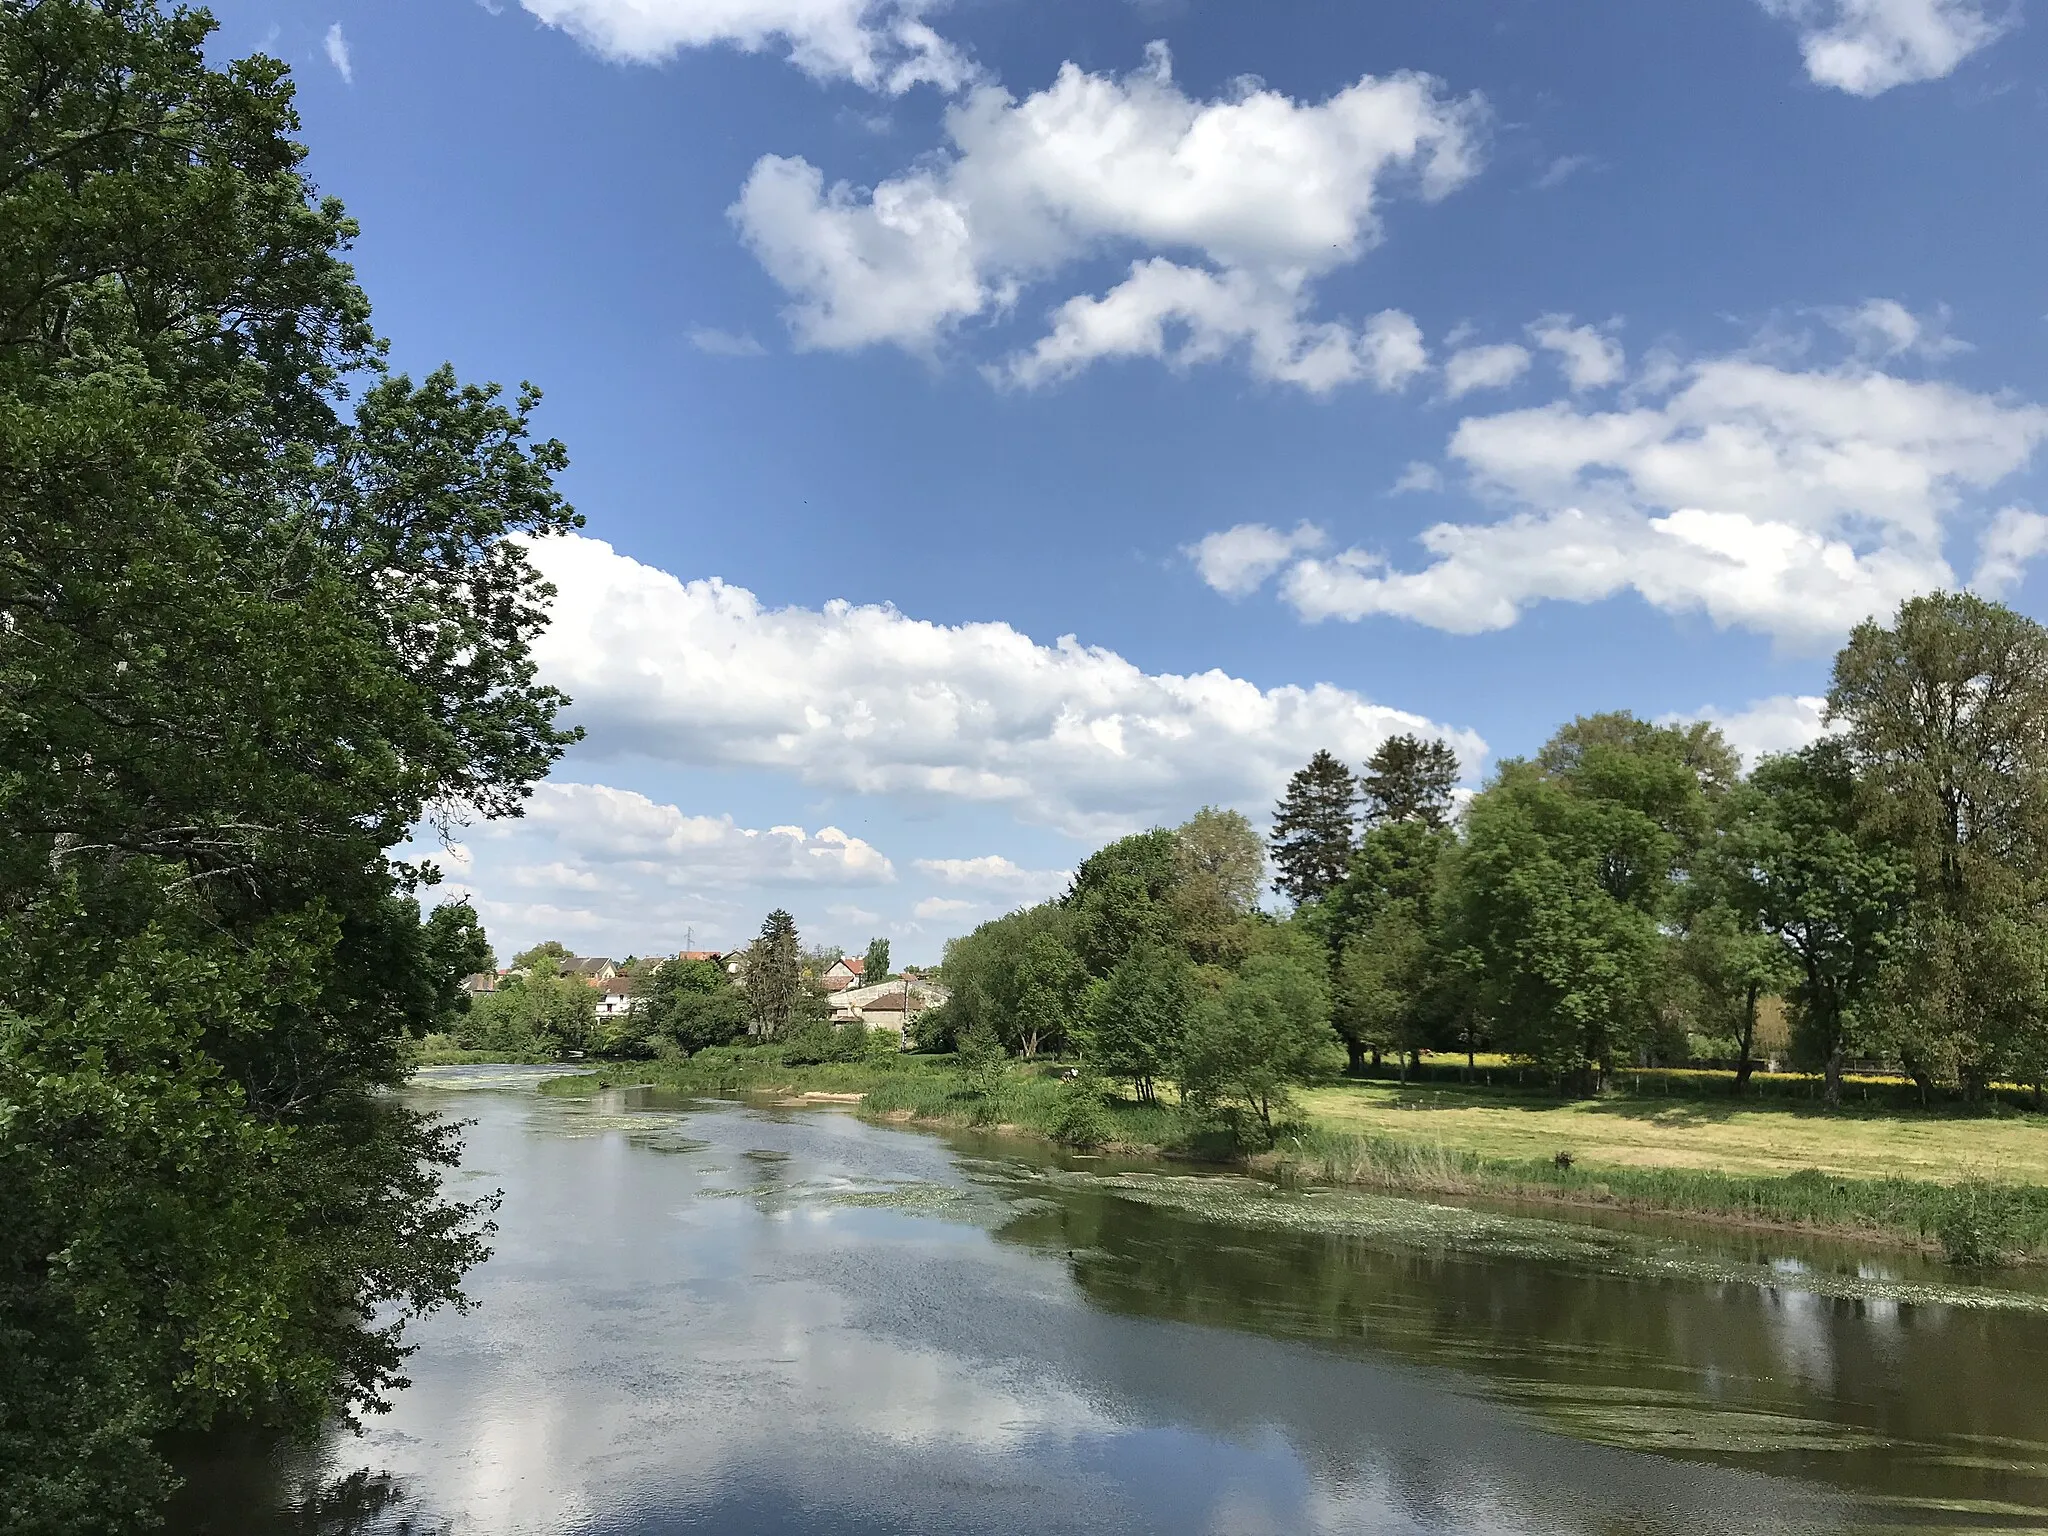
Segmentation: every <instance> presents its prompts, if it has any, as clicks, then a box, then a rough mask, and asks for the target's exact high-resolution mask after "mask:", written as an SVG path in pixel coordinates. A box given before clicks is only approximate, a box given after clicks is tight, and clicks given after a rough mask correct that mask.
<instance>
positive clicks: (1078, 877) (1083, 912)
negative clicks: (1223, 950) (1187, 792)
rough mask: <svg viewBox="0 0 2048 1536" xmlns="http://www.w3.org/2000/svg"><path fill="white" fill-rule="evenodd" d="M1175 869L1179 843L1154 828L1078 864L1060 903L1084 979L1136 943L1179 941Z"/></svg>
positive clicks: (1101, 972) (1103, 972) (1105, 970)
mask: <svg viewBox="0 0 2048 1536" xmlns="http://www.w3.org/2000/svg"><path fill="white" fill-rule="evenodd" d="M1180 869H1181V851H1180V839H1179V838H1178V837H1177V836H1175V834H1173V833H1172V832H1169V831H1166V830H1165V829H1164V828H1158V827H1155V828H1154V829H1153V830H1152V831H1150V832H1140V833H1137V834H1135V835H1133V836H1131V837H1125V838H1120V839H1118V840H1117V841H1116V842H1113V843H1111V844H1110V845H1109V846H1108V847H1106V848H1102V849H1098V850H1097V851H1096V852H1094V853H1092V854H1090V855H1089V856H1088V857H1087V858H1085V859H1083V860H1082V861H1081V865H1080V867H1079V868H1078V869H1076V870H1075V871H1074V883H1073V885H1072V886H1071V887H1070V888H1069V889H1068V891H1067V893H1066V895H1065V896H1063V897H1061V898H1060V905H1061V906H1062V907H1063V908H1064V909H1065V910H1066V912H1067V913H1068V914H1070V917H1071V920H1072V923H1073V930H1072V932H1073V937H1072V944H1073V948H1074V951H1075V953H1076V954H1078V955H1079V956H1080V957H1081V963H1082V964H1083V965H1085V966H1086V967H1087V968H1088V974H1089V975H1091V976H1107V975H1108V974H1109V973H1110V972H1111V971H1112V970H1114V969H1115V968H1116V966H1117V964H1118V962H1119V961H1121V960H1122V959H1123V957H1124V956H1125V955H1126V954H1128V953H1129V952H1130V951H1131V949H1132V948H1133V947H1135V946H1136V945H1139V944H1152V945H1178V944H1179V943H1180V942H1181V930H1180V914H1179V909H1178V904H1177V900H1176V895H1177V891H1178V887H1179V883H1180ZM947 964H948V966H949V967H950V966H951V964H952V959H951V953H950V951H949V952H948V959H947Z"/></svg>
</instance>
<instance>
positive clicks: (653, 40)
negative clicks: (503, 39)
mask: <svg viewBox="0 0 2048 1536" xmlns="http://www.w3.org/2000/svg"><path fill="white" fill-rule="evenodd" d="M520 3H521V4H522V5H524V6H525V7H526V9H527V11H528V12H529V13H531V14H532V15H534V16H537V17H538V18H540V20H541V21H543V22H545V23H546V24H547V25H549V26H551V27H559V28H561V29H562V30H563V31H564V32H567V33H568V34H569V35H570V36H571V37H573V38H575V39H576V40H577V41H578V42H580V43H582V44H583V46H584V47H586V48H588V49H590V50H591V51H592V52H593V53H596V54H598V55H600V56H601V57H603V58H607V59H613V60H617V61H619V62H621V63H634V64H655V63H659V62H661V61H662V60H664V59H668V58H672V57H674V56H675V55H676V54H678V53H680V52H682V51H683V50H684V49H688V48H710V47H717V46H721V45H723V46H727V47H733V48H738V49H741V50H742V51H744V52H747V53H762V52H766V51H767V50H769V49H781V50H786V51H787V53H788V55H789V58H790V60H791V62H792V63H794V64H795V65H796V66H797V67H798V68H800V69H802V70H804V71H805V72H806V73H808V74H811V75H815V76H817V77H818V78H820V79H828V80H832V79H843V80H850V81H852V82H853V83H854V84H856V85H860V86H864V87H866V88H867V89H869V90H876V91H887V92H889V93H890V94H892V95H894V94H900V93H902V92H904V91H907V90H909V89H910V88H911V87H912V86H915V85H921V84H929V85H935V86H937V87H939V88H940V89H941V90H945V91H954V90H958V89H959V88H960V87H961V86H963V85H965V84H966V83H967V82H968V81H970V80H972V79H973V78H975V74H976V71H975V69H974V66H973V65H972V64H971V63H969V61H968V60H967V59H966V57H965V56H964V55H962V54H961V53H960V51H959V50H958V49H956V48H954V47H953V45H952V44H950V43H948V42H947V41H946V40H945V39H944V38H942V37H940V36H939V35H938V33H936V32H935V31H933V30H932V28H931V26H930V24H929V23H928V22H927V21H926V20H925V19H924V18H925V15H926V13H927V12H929V11H931V10H934V9H936V8H937V7H936V6H935V5H932V4H921V3H918V0H520Z"/></svg>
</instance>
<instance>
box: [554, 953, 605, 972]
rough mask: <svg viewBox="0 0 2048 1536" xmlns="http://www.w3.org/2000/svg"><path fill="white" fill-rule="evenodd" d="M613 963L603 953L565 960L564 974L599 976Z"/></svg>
mask: <svg viewBox="0 0 2048 1536" xmlns="http://www.w3.org/2000/svg"><path fill="white" fill-rule="evenodd" d="M611 963H612V962H611V961H609V960H607V959H605V958H604V956H602V955H596V956H592V957H588V958H578V959H572V960H564V961H563V962H562V974H563V975H564V976H597V975H600V974H602V973H603V971H604V970H605V968H606V967H607V966H610V965H611Z"/></svg>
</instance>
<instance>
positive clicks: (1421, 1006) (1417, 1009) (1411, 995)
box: [1335, 903, 1431, 1082]
mask: <svg viewBox="0 0 2048 1536" xmlns="http://www.w3.org/2000/svg"><path fill="white" fill-rule="evenodd" d="M1430 959H1431V945H1430V935H1429V934H1427V933H1426V932H1424V931H1423V929H1422V927H1421V925H1420V924H1419V923H1418V922H1417V921H1416V918H1415V913H1414V909H1413V908H1411V907H1409V906H1408V905H1407V904H1405V903H1402V904H1398V905H1394V906H1390V907H1387V908H1385V909H1384V910H1382V911H1380V912H1377V913H1375V914H1374V915H1373V916H1372V917H1371V918H1370V919H1369V920H1368V921H1367V922H1366V924H1365V926H1364V927H1363V928H1362V929H1361V930H1360V931H1359V932H1357V933H1356V934H1354V935H1353V936H1352V937H1351V939H1350V940H1349V941H1348V942H1347V943H1346V944H1345V946H1344V949H1343V953H1342V955H1341V956H1340V958H1339V960H1338V964H1337V985H1336V1011H1335V1023H1336V1026H1337V1033H1338V1035H1339V1036H1340V1037H1341V1038H1342V1039H1343V1041H1344V1048H1345V1051H1346V1052H1347V1053H1348V1054H1349V1056H1350V1058H1351V1069H1352V1070H1353V1071H1354V1072H1356V1071H1358V1070H1359V1069H1360V1068H1361V1067H1362V1066H1363V1065H1364V1060H1365V1057H1366V1055H1367V1053H1368V1052H1369V1053H1370V1054H1371V1055H1372V1057H1373V1059H1374V1060H1375V1061H1377V1060H1378V1059H1379V1057H1380V1056H1381V1055H1382V1054H1383V1053H1385V1052H1388V1051H1391V1052H1393V1053H1394V1055H1395V1057H1396V1059H1397V1060H1399V1061H1400V1063H1401V1080H1402V1081H1403V1082H1406V1081H1407V1080H1408V1067H1409V1064H1410V1062H1411V1061H1413V1060H1415V1059H1416V1058H1417V1057H1418V1055H1419V1054H1420V1052H1421V1051H1422V1050H1423V1048H1424V1047H1425V1046H1427V1045H1428V1044H1429V1014H1428V1011H1427V1002H1428V997H1429V988H1430V975H1429V962H1430Z"/></svg>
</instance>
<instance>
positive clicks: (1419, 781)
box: [1359, 736, 1458, 827]
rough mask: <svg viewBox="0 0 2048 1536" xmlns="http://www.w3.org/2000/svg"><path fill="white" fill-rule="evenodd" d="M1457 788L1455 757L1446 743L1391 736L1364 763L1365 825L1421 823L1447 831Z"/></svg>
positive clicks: (1449, 745) (1360, 783)
mask: <svg viewBox="0 0 2048 1536" xmlns="http://www.w3.org/2000/svg"><path fill="white" fill-rule="evenodd" d="M1457 784H1458V754H1457V753H1456V752H1455V751H1453V750H1452V749H1451V744H1450V743H1449V742H1447V741H1424V740H1423V739H1422V738H1421V737H1419V736H1392V737H1389V738H1388V739H1387V740H1385V741H1383V742H1381V743H1380V746H1379V750H1378V751H1376V752H1374V753H1373V755H1372V756H1371V757H1370V758H1369V759H1367V761H1366V765H1365V773H1364V774H1363V775H1362V776H1361V777H1360V779H1359V792H1360V797H1361V798H1362V799H1363V800H1364V801H1365V821H1366V825H1367V826H1383V825H1385V824H1387V823H1389V822H1404V821H1419V822H1421V823H1422V824H1423V825H1424V826H1428V827H1442V826H1447V825H1449V823H1450V819H1451V791H1452V790H1453V789H1455V788H1456V787H1457Z"/></svg>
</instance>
